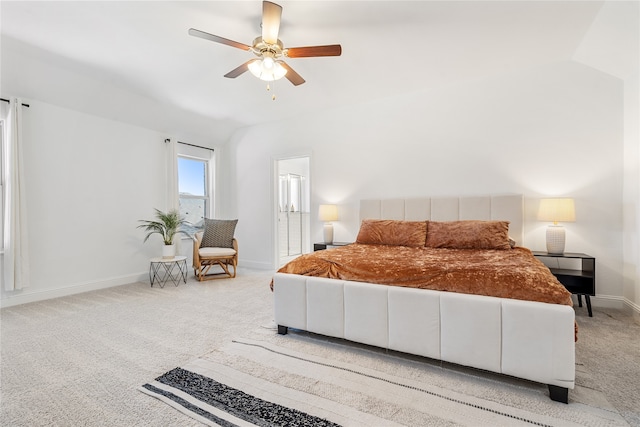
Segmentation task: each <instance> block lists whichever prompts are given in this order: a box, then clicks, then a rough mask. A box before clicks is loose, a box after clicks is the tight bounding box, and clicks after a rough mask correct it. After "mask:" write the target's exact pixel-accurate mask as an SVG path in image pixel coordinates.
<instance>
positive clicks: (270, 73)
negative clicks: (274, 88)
mask: <svg viewBox="0 0 640 427" xmlns="http://www.w3.org/2000/svg"><path fill="white" fill-rule="evenodd" d="M281 62H282V61H274V60H273V58H271V57H266V58H264V59H257V60H255V61H253V62H251V63H250V64H249V65H248V67H249V71H250V72H251V74H253V75H254V76H256V77H257V78H259V79H260V80H264V81H267V82H272V81H274V80H280V79H281V78H283V77H284V76H285V74H287V69H286V68H284V67H283V66H282V64H281Z"/></svg>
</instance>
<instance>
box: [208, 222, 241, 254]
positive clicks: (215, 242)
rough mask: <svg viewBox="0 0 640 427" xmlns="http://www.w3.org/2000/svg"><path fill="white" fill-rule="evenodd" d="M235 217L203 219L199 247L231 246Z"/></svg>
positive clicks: (234, 229)
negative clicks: (202, 233) (202, 230)
mask: <svg viewBox="0 0 640 427" xmlns="http://www.w3.org/2000/svg"><path fill="white" fill-rule="evenodd" d="M237 223H238V220H237V219H208V218H205V220H204V235H203V236H202V242H201V243H200V247H201V248H233V234H234V233H235V231H236V224H237Z"/></svg>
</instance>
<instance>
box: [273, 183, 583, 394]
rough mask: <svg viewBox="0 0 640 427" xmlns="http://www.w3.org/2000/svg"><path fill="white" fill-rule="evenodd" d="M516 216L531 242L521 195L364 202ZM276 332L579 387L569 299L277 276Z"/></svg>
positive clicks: (405, 212)
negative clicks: (541, 299) (321, 337)
mask: <svg viewBox="0 0 640 427" xmlns="http://www.w3.org/2000/svg"><path fill="white" fill-rule="evenodd" d="M367 218H371V219H398V220H433V221H453V220H459V219H482V220H491V219H495V220H498V219H499V220H509V221H510V227H509V233H510V235H511V237H512V238H513V239H514V240H516V242H517V244H518V245H522V241H523V234H524V233H523V198H522V196H521V195H506V196H487V197H459V198H458V197H456V198H452V197H449V198H420V199H393V200H362V201H361V202H360V219H367ZM274 297H275V299H274V311H275V321H276V323H277V324H278V333H280V334H286V333H287V330H288V328H294V329H300V330H305V331H309V332H313V333H317V334H322V335H327V336H331V337H337V338H344V339H347V340H350V341H355V342H358V343H363V344H368V345H373V346H377V347H382V348H387V349H391V350H396V351H400V352H405V353H410V354H415V355H419V356H425V357H429V358H433V359H439V360H443V361H447V362H452V363H457V364H460V365H465V366H471V367H474V368H479V369H485V370H488V371H492V372H497V373H501V374H506V375H511V376H514V377H518V378H523V379H527V380H531V381H536V382H540V383H544V384H548V385H549V394H550V397H551V399H553V400H556V401H560V402H564V403H567V402H568V389H573V388H574V381H575V344H574V311H573V308H571V307H569V306H566V305H558V304H546V303H540V302H530V301H521V300H514V299H505V298H494V297H486V296H478V295H467V294H458V293H452V292H439V291H431V290H423V289H413V288H404V287H396V286H385V285H377V284H370V283H361V282H350V281H344V280H335V279H326V278H318V277H307V276H300V275H293V274H282V273H277V274H276V275H275V277H274Z"/></svg>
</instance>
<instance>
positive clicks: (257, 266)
mask: <svg viewBox="0 0 640 427" xmlns="http://www.w3.org/2000/svg"><path fill="white" fill-rule="evenodd" d="M240 253H242V248H240ZM238 266H242V268H249V269H254V270H273V265H271V264H270V263H268V262H264V261H248V260H245V259H242V258H240V259H239V260H238Z"/></svg>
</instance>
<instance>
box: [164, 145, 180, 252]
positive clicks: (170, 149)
mask: <svg viewBox="0 0 640 427" xmlns="http://www.w3.org/2000/svg"><path fill="white" fill-rule="evenodd" d="M165 142H166V144H165V145H166V147H165V148H166V158H167V211H170V210H174V209H175V210H177V211H178V212H180V197H179V195H178V142H177V141H176V140H175V139H173V138H172V139H169V140H166V141H165ZM181 236H182V235H180V234H179V235H178V236H177V237H176V239H175V240H174V241H173V243H174V244H175V245H176V251H177V253H178V254H182V247H181V245H180V241H181V240H182V239H180V237H181Z"/></svg>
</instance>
